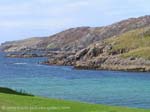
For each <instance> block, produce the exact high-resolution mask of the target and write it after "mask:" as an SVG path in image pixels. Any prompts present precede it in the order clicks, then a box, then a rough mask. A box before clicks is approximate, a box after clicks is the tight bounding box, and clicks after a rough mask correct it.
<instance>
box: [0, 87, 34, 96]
mask: <svg viewBox="0 0 150 112" xmlns="http://www.w3.org/2000/svg"><path fill="white" fill-rule="evenodd" d="M0 93H7V94H15V95H23V96H33V95H31V94H28V93H26V92H25V91H23V90H20V91H15V90H12V89H9V88H4V87H0Z"/></svg>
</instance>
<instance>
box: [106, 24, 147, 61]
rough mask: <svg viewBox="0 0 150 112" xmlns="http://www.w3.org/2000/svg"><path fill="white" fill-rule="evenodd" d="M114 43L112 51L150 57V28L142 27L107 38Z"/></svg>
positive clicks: (127, 55)
mask: <svg viewBox="0 0 150 112" xmlns="http://www.w3.org/2000/svg"><path fill="white" fill-rule="evenodd" d="M106 43H107V44H111V45H112V50H111V51H110V52H119V53H125V54H122V55H121V56H122V57H124V58H127V57H138V58H140V57H142V58H145V59H150V53H149V51H150V28H149V27H147V28H142V29H137V30H133V31H129V32H127V33H124V34H122V35H120V36H118V37H115V38H111V39H108V40H106Z"/></svg>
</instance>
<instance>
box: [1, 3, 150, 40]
mask: <svg viewBox="0 0 150 112" xmlns="http://www.w3.org/2000/svg"><path fill="white" fill-rule="evenodd" d="M149 14H150V0H0V36H1V37H0V43H1V42H4V41H8V40H18V39H23V38H28V37H36V36H48V35H51V34H54V33H56V32H59V31H62V30H65V29H68V28H71V27H77V26H92V27H94V26H103V25H109V24H111V23H113V22H117V21H120V20H122V19H127V18H130V17H138V16H144V15H149Z"/></svg>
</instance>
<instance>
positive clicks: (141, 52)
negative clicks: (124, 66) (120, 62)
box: [122, 47, 150, 60]
mask: <svg viewBox="0 0 150 112" xmlns="http://www.w3.org/2000/svg"><path fill="white" fill-rule="evenodd" d="M122 57H124V58H127V57H134V58H144V59H147V60H150V47H145V48H139V49H135V50H132V51H130V52H128V53H124V54H123V55H122Z"/></svg>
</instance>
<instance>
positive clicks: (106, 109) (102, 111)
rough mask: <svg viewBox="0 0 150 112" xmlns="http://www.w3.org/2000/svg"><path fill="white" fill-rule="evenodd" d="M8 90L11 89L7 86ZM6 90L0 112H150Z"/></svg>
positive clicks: (0, 90)
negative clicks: (18, 93)
mask: <svg viewBox="0 0 150 112" xmlns="http://www.w3.org/2000/svg"><path fill="white" fill-rule="evenodd" d="M3 90H4V91H3ZM6 90H9V89H7V88H6ZM1 92H2V93H1ZM4 92H5V89H4V88H1V89H0V112H150V110H144V109H130V108H126V107H115V106H105V105H98V104H87V103H80V102H72V101H64V100H57V99H48V98H40V97H35V96H22V95H14V94H16V93H14V91H11V92H10V93H11V94H6V93H4ZM13 93H14V94H13Z"/></svg>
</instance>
